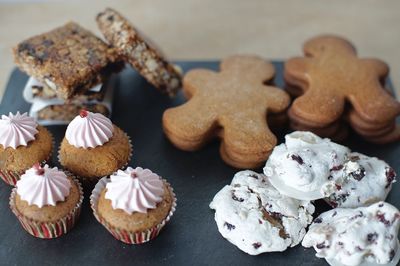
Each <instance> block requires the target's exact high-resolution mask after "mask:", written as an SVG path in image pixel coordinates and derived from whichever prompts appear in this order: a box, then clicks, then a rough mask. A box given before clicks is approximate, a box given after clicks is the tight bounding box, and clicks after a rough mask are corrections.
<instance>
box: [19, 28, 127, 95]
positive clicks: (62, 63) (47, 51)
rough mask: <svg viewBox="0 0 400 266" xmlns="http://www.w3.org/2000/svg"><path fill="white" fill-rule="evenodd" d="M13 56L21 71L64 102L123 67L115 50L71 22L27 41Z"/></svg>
mask: <svg viewBox="0 0 400 266" xmlns="http://www.w3.org/2000/svg"><path fill="white" fill-rule="evenodd" d="M13 52H14V60H15V63H16V64H17V66H18V67H19V68H20V69H21V70H22V71H24V72H26V73H27V74H28V75H30V76H33V77H35V78H36V79H37V80H39V81H40V82H42V83H44V84H46V85H48V86H49V87H50V88H52V89H54V90H56V92H57V95H58V96H59V98H64V99H70V98H72V97H73V96H74V95H76V94H83V93H85V92H86V91H87V90H89V89H90V88H92V87H94V86H96V85H98V84H100V83H102V82H103V81H104V80H105V79H107V78H108V77H109V76H110V75H111V73H113V72H118V71H119V70H121V69H122V67H123V63H122V62H121V58H120V56H119V55H118V54H117V53H116V51H115V49H113V48H111V47H109V46H108V45H107V44H106V43H104V42H103V41H102V40H100V39H99V38H98V37H96V36H95V35H94V34H93V33H91V32H90V31H88V30H86V29H84V28H82V27H81V26H79V25H78V24H76V23H75V22H69V23H67V24H65V25H64V26H62V27H59V28H56V29H54V30H52V31H49V32H47V33H43V34H40V35H37V36H34V37H32V38H29V39H27V40H25V41H23V42H21V43H19V44H18V45H17V46H15V47H14V49H13Z"/></svg>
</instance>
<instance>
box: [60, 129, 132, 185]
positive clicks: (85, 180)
mask: <svg viewBox="0 0 400 266" xmlns="http://www.w3.org/2000/svg"><path fill="white" fill-rule="evenodd" d="M124 134H125V136H126V137H127V138H128V141H129V146H130V152H129V156H128V160H127V161H126V163H125V164H124V165H123V166H121V167H120V168H118V169H115V170H114V171H112V172H110V173H109V174H108V175H111V174H113V173H114V172H116V171H117V170H119V169H121V170H122V169H125V168H126V167H127V166H128V164H129V162H130V161H131V158H132V153H133V145H132V141H131V138H130V137H129V136H128V134H126V132H124ZM60 151H61V144H60V146H59V148H58V155H57V159H58V162H59V163H60V164H61V165H62V167H64V169H66V170H68V171H69V172H71V173H74V171H73V170H72V169H70V168H68V167H67V166H65V165H63V164H62V163H61V158H60ZM102 177H103V176H101V177H84V176H82V175H80V176H79V179H80V180H81V182H82V183H84V185H89V186H94V185H96V184H97V182H98V181H99V179H100V178H102Z"/></svg>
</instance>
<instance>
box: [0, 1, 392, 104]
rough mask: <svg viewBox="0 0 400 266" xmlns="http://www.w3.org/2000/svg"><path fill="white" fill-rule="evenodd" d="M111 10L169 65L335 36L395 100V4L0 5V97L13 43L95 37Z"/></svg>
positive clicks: (268, 51) (266, 52) (279, 52)
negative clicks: (67, 32)
mask: <svg viewBox="0 0 400 266" xmlns="http://www.w3.org/2000/svg"><path fill="white" fill-rule="evenodd" d="M110 5H111V7H113V8H115V9H117V10H119V11H121V12H122V13H123V14H124V15H125V16H127V17H128V18H129V19H130V20H131V21H132V22H133V23H134V24H135V25H136V26H137V27H138V28H139V29H141V30H142V31H143V32H145V33H146V34H147V35H148V36H150V37H151V38H152V39H153V40H154V41H155V42H156V43H157V44H158V45H159V46H160V47H162V49H163V51H164V52H165V54H167V55H168V56H169V57H170V58H172V59H180V60H182V59H183V60H184V59H189V60H192V59H199V60H201V59H216V58H222V57H224V56H227V55H230V54H235V53H255V54H258V55H261V56H264V57H266V58H271V59H285V58H288V57H291V56H295V55H300V54H301V46H302V43H303V42H304V41H305V40H306V39H308V38H310V37H312V36H314V35H316V34H320V33H334V34H340V35H342V36H345V37H347V38H349V39H350V40H352V41H353V43H354V44H355V45H356V47H357V49H358V52H359V54H360V55H361V56H363V57H377V58H380V59H382V60H384V61H386V62H387V63H388V64H389V65H390V67H391V77H392V79H393V82H394V85H395V88H396V89H397V95H400V52H399V49H400V32H399V25H400V11H399V10H400V1H398V0H385V1H378V0H352V1H347V0H336V1H316V0H303V1H299V0H280V1H277V0H276V1H272V0H270V1H266V0H252V1H242V0H229V1H228V0H219V1H216V0H201V1H195V0H173V1H171V0H169V1H163V0H155V1H150V0H126V1H112V2H111V1H103V0H98V1H76V0H73V1H68V2H67V1H37V0H36V1H35V0H34V1H32V0H31V1H21V0H18V1H11V0H8V2H4V0H0V36H1V39H0V97H1V95H2V94H3V91H4V88H5V85H6V82H7V80H8V77H9V74H10V72H11V70H12V69H13V67H14V64H13V59H12V56H11V47H12V46H13V45H15V44H16V43H18V42H19V41H21V40H23V39H25V38H27V37H30V36H32V35H35V34H38V33H42V32H44V31H47V30H50V29H52V28H54V27H57V26H60V25H62V24H63V23H65V22H67V21H69V20H74V21H77V22H79V23H80V24H81V25H82V26H84V27H86V28H88V29H91V30H93V31H94V32H95V33H96V34H100V33H99V31H98V29H97V27H96V24H95V20H94V18H95V15H96V14H97V13H98V12H99V11H101V10H103V9H104V8H105V7H106V6H110Z"/></svg>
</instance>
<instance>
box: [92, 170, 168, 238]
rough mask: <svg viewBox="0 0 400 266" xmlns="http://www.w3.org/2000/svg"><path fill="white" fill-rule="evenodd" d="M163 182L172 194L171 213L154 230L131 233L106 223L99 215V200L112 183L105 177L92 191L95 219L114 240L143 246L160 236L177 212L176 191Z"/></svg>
mask: <svg viewBox="0 0 400 266" xmlns="http://www.w3.org/2000/svg"><path fill="white" fill-rule="evenodd" d="M163 181H164V183H165V184H166V185H167V187H168V189H169V190H170V192H171V195H172V198H173V202H172V206H171V210H170V211H169V213H168V215H167V217H165V218H164V220H162V221H161V222H160V223H159V224H157V225H156V226H154V227H153V228H150V229H147V230H144V231H139V232H137V231H136V232H130V231H127V230H124V229H120V228H115V227H113V226H112V225H110V224H109V223H108V222H107V221H105V219H103V217H101V216H100V215H99V213H98V212H97V205H98V200H99V197H100V194H101V192H102V191H103V189H104V188H105V187H106V185H107V183H108V182H110V179H109V178H108V177H103V178H102V179H100V180H99V182H98V183H97V184H96V186H95V188H94V189H93V191H92V195H91V196H90V206H91V208H92V210H93V214H94V217H96V219H97V221H98V222H99V223H101V224H102V225H103V226H104V227H105V228H106V229H107V230H108V231H109V232H110V233H111V234H112V235H113V236H114V238H116V239H118V240H120V241H122V242H124V243H126V244H143V243H146V242H148V241H150V240H152V239H154V238H155V237H157V236H158V235H159V233H160V231H161V229H162V228H163V227H164V226H165V225H166V223H167V222H169V220H170V219H171V217H172V215H173V214H174V212H175V210H176V196H175V193H174V190H173V188H172V187H171V185H170V184H169V183H168V182H167V181H166V180H165V179H163Z"/></svg>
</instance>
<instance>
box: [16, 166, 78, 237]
mask: <svg viewBox="0 0 400 266" xmlns="http://www.w3.org/2000/svg"><path fill="white" fill-rule="evenodd" d="M82 201H83V191H82V187H81V185H80V183H79V181H78V180H77V179H76V178H75V177H74V176H73V175H72V174H71V173H68V172H64V171H61V170H59V169H58V168H57V167H54V168H50V167H49V166H48V165H47V164H46V165H44V167H41V166H40V165H39V164H35V165H34V166H33V167H32V168H30V169H28V170H27V171H26V172H25V174H23V175H22V176H21V179H20V180H19V181H18V182H17V184H16V187H15V188H14V189H13V190H12V192H11V197H10V208H11V210H12V212H13V213H14V214H15V216H17V218H18V220H19V221H20V223H21V225H22V227H23V228H24V229H25V230H26V231H27V232H28V233H29V234H31V235H33V236H36V237H39V238H56V237H59V236H61V235H64V234H66V233H67V232H68V231H70V230H71V228H72V227H73V226H74V225H75V223H76V221H77V219H78V217H79V214H80V211H81V206H82Z"/></svg>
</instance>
